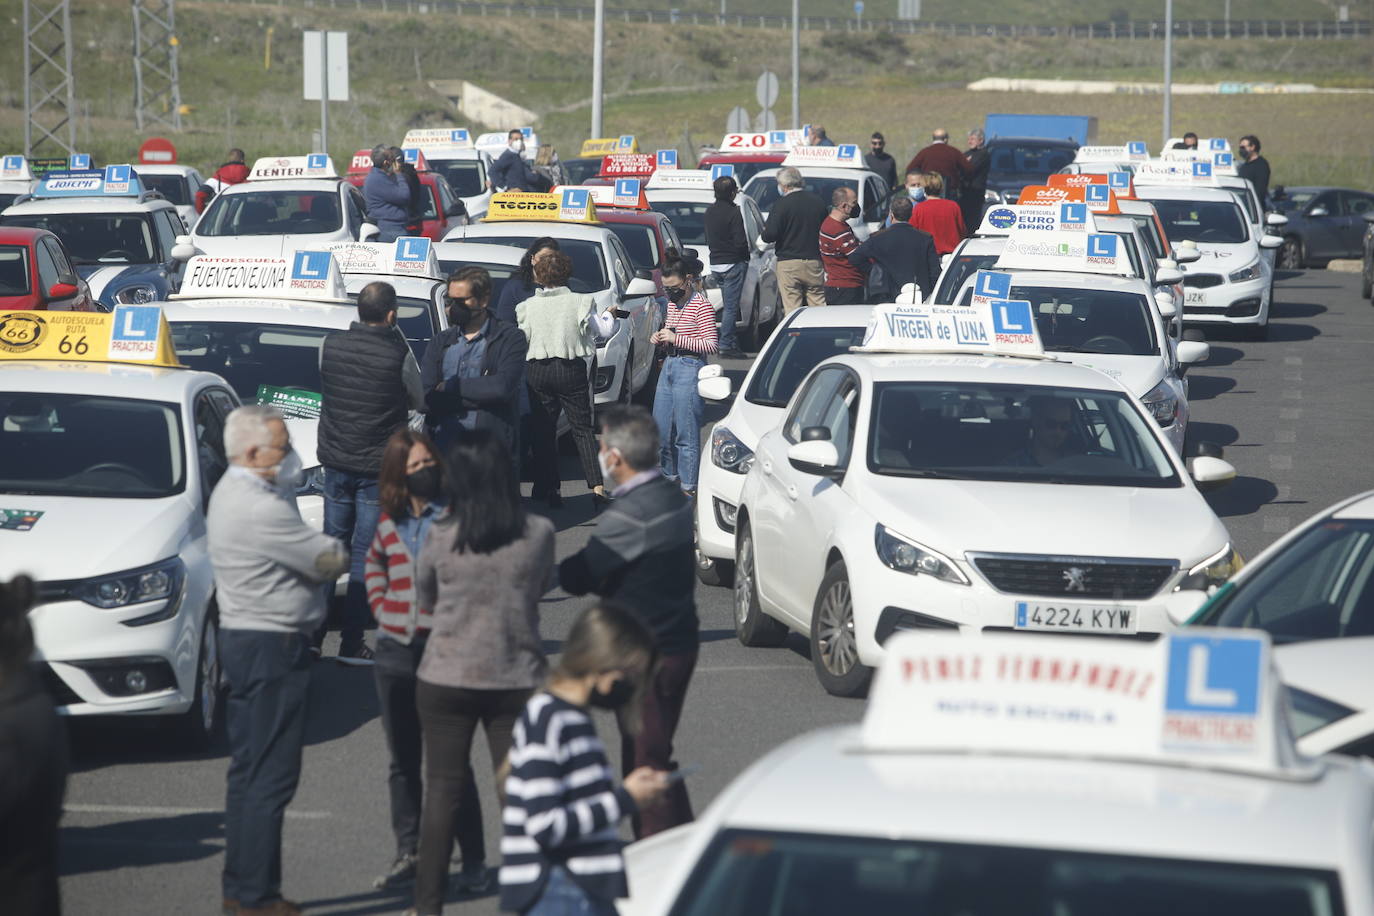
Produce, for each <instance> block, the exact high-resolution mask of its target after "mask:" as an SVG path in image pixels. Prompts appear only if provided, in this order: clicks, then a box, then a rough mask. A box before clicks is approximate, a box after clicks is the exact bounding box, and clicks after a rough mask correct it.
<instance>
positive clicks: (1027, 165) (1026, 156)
mask: <svg viewBox="0 0 1374 916" xmlns="http://www.w3.org/2000/svg"><path fill="white" fill-rule="evenodd" d="M987 149H988V196H987V202H988V203H1006V204H1014V203H1016V200H1017V198H1018V197H1020V196H1021V189H1022V188H1024V187H1026V186H1027V185H1033V184H1044V183H1045V176H1047V175H1053V174H1054V173H1055V172H1058V171H1059V170H1060V169H1062V168H1063V167H1064V166H1066V165H1068V164H1069V163H1070V162H1073V157H1074V156H1075V155H1076V154H1077V153H1078V144H1077V143H1075V142H1074V141H1072V140H1052V139H1049V138H1047V137H993V138H992V139H991V140H989V141H988V146H987ZM971 228H972V227H970V229H971Z"/></svg>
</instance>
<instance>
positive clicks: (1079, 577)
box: [1064, 566, 1088, 592]
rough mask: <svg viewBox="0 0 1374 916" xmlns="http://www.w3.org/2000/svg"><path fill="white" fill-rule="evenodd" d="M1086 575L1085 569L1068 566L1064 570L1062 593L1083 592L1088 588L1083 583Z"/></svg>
mask: <svg viewBox="0 0 1374 916" xmlns="http://www.w3.org/2000/svg"><path fill="white" fill-rule="evenodd" d="M1087 574H1088V571H1087V570H1086V569H1083V568H1081V567H1078V566H1070V567H1069V568H1068V569H1066V570H1064V591H1066V592H1085V591H1087V590H1088V587H1087V586H1086V585H1085V584H1084V583H1083V577H1084V576H1086V575H1087Z"/></svg>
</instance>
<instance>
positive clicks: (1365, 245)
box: [1360, 213, 1374, 299]
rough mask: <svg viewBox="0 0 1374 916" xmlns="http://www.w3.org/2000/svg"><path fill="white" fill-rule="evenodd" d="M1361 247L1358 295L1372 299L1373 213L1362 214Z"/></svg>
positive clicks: (1373, 292)
mask: <svg viewBox="0 0 1374 916" xmlns="http://www.w3.org/2000/svg"><path fill="white" fill-rule="evenodd" d="M1361 248H1362V250H1363V253H1364V254H1363V257H1364V268H1363V269H1362V270H1361V271H1360V295H1361V296H1364V297H1365V298H1366V299H1374V213H1366V214H1365V215H1364V241H1363V242H1362V244H1361Z"/></svg>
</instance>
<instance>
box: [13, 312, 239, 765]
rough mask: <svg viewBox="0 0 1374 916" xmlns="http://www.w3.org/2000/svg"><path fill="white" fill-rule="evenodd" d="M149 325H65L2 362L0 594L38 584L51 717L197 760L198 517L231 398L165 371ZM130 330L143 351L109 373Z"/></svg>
mask: <svg viewBox="0 0 1374 916" xmlns="http://www.w3.org/2000/svg"><path fill="white" fill-rule="evenodd" d="M157 312H158V310H157V308H155V307H150V306H118V307H116V309H115V311H114V313H113V314H98V313H82V312H69V313H63V314H64V316H65V317H64V319H63V320H64V322H66V323H65V324H64V325H63V326H62V328H61V330H60V331H57V330H55V329H51V328H50V329H49V331H48V332H46V336H47V341H46V342H44V340H43V337H44V334H45V332H43V331H39V332H38V338H37V340H35V344H37V349H27V350H26V351H25V352H24V353H13V352H10V351H8V350H7V349H6V348H0V500H3V502H4V503H5V505H6V507H7V508H5V509H3V510H0V528H3V529H8V530H0V536H3V538H4V549H3V550H0V580H3V579H9V578H11V577H12V576H15V575H18V574H20V573H25V574H27V575H30V576H32V577H33V578H34V579H35V580H37V582H38V596H39V597H38V606H37V607H35V608H34V609H33V610H32V611H30V612H29V621H30V623H32V625H33V631H34V638H35V642H36V651H35V654H34V661H35V662H36V663H37V664H38V666H39V668H40V670H41V672H42V675H43V679H44V680H45V681H46V683H47V685H48V688H49V690H50V691H51V692H52V695H53V699H54V701H55V703H56V704H57V707H58V709H59V711H60V712H62V713H63V714H65V715H70V716H105V715H109V716H116V715H117V716H163V717H169V718H170V719H171V720H172V722H173V723H174V724H175V726H176V727H177V729H178V730H179V731H180V732H181V733H182V737H183V738H184V739H186V740H187V741H188V742H190V743H192V744H195V745H198V746H203V745H204V744H206V743H208V742H209V741H210V739H211V737H212V735H213V734H214V729H215V722H216V720H217V718H218V711H219V700H220V676H219V659H218V648H217V647H218V640H217V619H216V613H215V604H214V579H213V575H212V571H211V568H210V558H209V555H208V552H207V545H206V534H205V510H206V507H207V506H208V504H209V500H210V492H211V490H212V489H213V488H214V486H215V484H216V483H217V482H218V481H219V478H220V475H222V474H223V473H224V471H225V469H226V468H227V467H228V462H227V459H226V457H225V453H224V441H223V429H224V419H225V417H226V416H227V415H228V413H229V412H230V411H231V410H233V409H234V408H235V407H237V406H238V403H239V399H238V397H237V396H236V395H235V393H234V391H233V389H232V388H231V387H230V386H229V385H227V384H226V383H225V381H224V379H222V378H220V377H219V376H217V375H214V374H212V373H208V372H197V371H194V370H190V369H186V368H181V367H177V365H176V359H175V356H174V355H173V354H172V353H171V350H170V347H169V346H167V329H166V327H167V326H166V324H165V323H164V322H161V321H160V319H159V317H158V314H157ZM47 314H48V313H45V312H30V313H24V312H12V313H9V314H8V315H6V316H5V317H4V318H3V319H0V324H3V325H6V326H7V327H6V330H7V331H10V332H13V331H15V330H16V329H17V328H21V327H23V326H27V327H29V328H30V329H33V328H34V327H35V323H37V324H38V325H39V326H41V324H42V321H43V318H42V316H44V315H47ZM26 315H27V316H37V318H32V317H29V318H26V317H25V316H26ZM126 329H132V331H133V335H132V337H133V338H138V342H137V344H134V345H133V347H134V349H141V348H142V346H143V344H144V343H147V344H149V345H150V349H149V350H148V351H147V352H146V353H142V354H141V355H137V356H133V355H131V356H129V357H127V358H124V359H121V358H119V357H118V356H116V357H115V358H114V360H113V361H112V360H110V359H108V358H107V357H109V355H110V354H109V353H108V352H107V347H106V343H105V341H109V340H111V339H112V338H116V339H120V340H122V341H129V340H131V337H130V336H129V335H124V336H122V337H121V333H122V332H123V331H124V330H126ZM59 337H60V338H61V339H60V340H59ZM110 346H114V344H111V345H110ZM130 363H135V364H133V365H131V364H130Z"/></svg>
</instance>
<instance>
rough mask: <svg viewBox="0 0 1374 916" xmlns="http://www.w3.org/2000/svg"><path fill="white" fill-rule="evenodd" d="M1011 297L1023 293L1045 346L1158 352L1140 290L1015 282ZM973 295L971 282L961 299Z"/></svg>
mask: <svg viewBox="0 0 1374 916" xmlns="http://www.w3.org/2000/svg"><path fill="white" fill-rule="evenodd" d="M1008 298H1010V299H1024V300H1026V301H1028V302H1029V303H1030V304H1031V307H1032V308H1033V309H1034V310H1035V324H1036V327H1037V328H1038V329H1039V331H1040V341H1041V344H1042V345H1043V346H1044V348H1045V349H1046V350H1049V351H1053V352H1056V353H1110V354H1116V355H1120V356H1157V355H1159V344H1158V343H1156V342H1155V334H1154V327H1153V322H1151V320H1150V305H1149V303H1147V302H1146V301H1145V297H1144V296H1143V295H1142V294H1140V293H1127V292H1120V291H1117V290H1103V289H1075V288H1072V287H1068V288H1066V287H1062V286H1013V287H1012V288H1011V295H1010V296H1009V297H1008ZM972 301H973V284H971V283H970V284H969V285H968V286H967V287H966V288H965V289H964V294H963V295H962V296H961V297H960V303H959V304H960V305H968V304H969V303H970V302H972Z"/></svg>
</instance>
